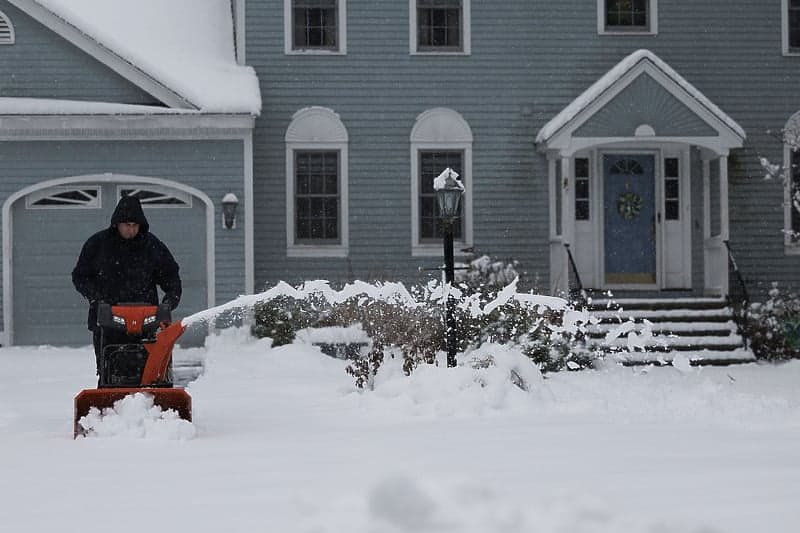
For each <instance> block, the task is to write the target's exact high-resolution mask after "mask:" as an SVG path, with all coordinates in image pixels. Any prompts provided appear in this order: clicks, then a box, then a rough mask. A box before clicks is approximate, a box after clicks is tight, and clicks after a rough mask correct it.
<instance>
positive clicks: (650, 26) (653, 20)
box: [597, 0, 785, 35]
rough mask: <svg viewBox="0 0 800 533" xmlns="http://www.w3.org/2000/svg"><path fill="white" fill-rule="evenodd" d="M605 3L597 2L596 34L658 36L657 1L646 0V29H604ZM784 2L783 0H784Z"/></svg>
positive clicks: (601, 0)
mask: <svg viewBox="0 0 800 533" xmlns="http://www.w3.org/2000/svg"><path fill="white" fill-rule="evenodd" d="M606 1H607V0H597V33H598V34H599V35H657V34H658V0H647V1H648V3H647V28H646V29H642V30H640V29H634V28H632V29H630V30H622V29H607V28H606ZM784 1H785V0H784Z"/></svg>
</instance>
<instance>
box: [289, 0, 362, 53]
mask: <svg viewBox="0 0 800 533" xmlns="http://www.w3.org/2000/svg"><path fill="white" fill-rule="evenodd" d="M336 12H337V14H338V16H337V21H336V24H337V25H338V27H337V28H336V32H337V35H336V39H337V43H336V44H337V47H336V50H321V49H316V48H309V49H303V50H295V49H294V48H293V45H294V42H293V39H292V37H293V36H294V35H293V34H294V28H293V27H292V0H283V53H284V54H286V55H306V56H308V55H312V56H313V55H322V56H325V55H328V56H330V55H334V56H343V55H347V2H346V0H336Z"/></svg>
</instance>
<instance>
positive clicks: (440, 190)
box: [433, 168, 464, 367]
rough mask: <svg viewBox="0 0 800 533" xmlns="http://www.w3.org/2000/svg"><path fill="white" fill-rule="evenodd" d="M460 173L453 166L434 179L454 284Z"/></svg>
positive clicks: (447, 271) (451, 337) (448, 323)
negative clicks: (454, 226) (455, 229)
mask: <svg viewBox="0 0 800 533" xmlns="http://www.w3.org/2000/svg"><path fill="white" fill-rule="evenodd" d="M457 178H458V173H457V172H455V171H454V170H453V169H451V168H446V169H445V170H444V172H442V173H441V174H439V176H438V177H437V178H436V179H435V180H433V188H434V189H435V190H436V199H437V201H438V203H439V215H440V216H441V217H442V233H443V237H444V279H445V282H446V283H448V284H450V285H452V283H453V281H454V279H455V274H454V273H455V264H454V257H453V225H454V224H455V220H456V218H457V217H458V203H459V201H460V200H461V195H462V194H463V193H464V185H462V184H461V182H460V181H458V179H457ZM453 306H454V302H453V298H452V297H451V296H450V293H449V292H448V294H447V301H446V302H445V327H446V328H447V329H446V336H447V366H449V367H453V366H456V351H457V348H456V321H455V316H454V314H453Z"/></svg>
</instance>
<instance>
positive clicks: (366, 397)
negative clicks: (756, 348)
mask: <svg viewBox="0 0 800 533" xmlns="http://www.w3.org/2000/svg"><path fill="white" fill-rule="evenodd" d="M484 352H486V353H491V354H492V355H493V357H494V358H495V359H496V360H497V362H498V366H496V367H493V368H488V369H482V370H474V369H472V368H471V367H469V366H468V365H464V366H461V367H459V368H456V369H446V368H434V367H429V368H423V369H420V370H419V371H418V372H416V373H415V374H414V375H413V376H412V377H411V378H406V377H403V376H402V374H401V372H400V369H399V368H398V364H397V362H394V361H391V362H389V363H387V365H386V366H385V368H384V371H383V372H382V373H381V374H380V375H379V376H378V379H377V380H376V386H375V389H374V390H373V391H358V390H356V389H355V388H354V386H353V382H352V378H350V377H349V376H347V375H346V374H345V372H344V366H345V363H344V362H343V361H339V360H335V359H332V358H329V357H326V356H324V355H322V354H321V353H320V352H319V350H318V349H317V348H315V347H313V346H310V345H302V344H295V345H293V346H284V347H279V348H275V349H272V348H270V347H269V342H268V341H265V340H261V341H257V340H254V339H250V338H248V337H247V336H246V335H245V334H243V333H242V332H241V331H227V332H224V333H223V334H222V335H220V336H218V337H213V338H211V339H210V340H209V342H208V344H207V346H206V347H205V348H202V349H193V350H184V351H179V352H178V353H176V358H178V359H185V358H202V359H204V360H205V364H206V372H205V374H204V375H203V376H202V377H201V378H199V379H198V380H197V381H195V382H193V383H191V384H190V385H189V387H188V390H189V392H190V393H191V395H192V397H193V401H194V424H193V426H194V427H192V428H187V427H182V428H181V427H179V426H178V425H177V424H178V422H176V421H174V420H166V421H164V420H161V421H160V422H159V424H161V425H160V426H158V427H159V429H158V430H155V429H154V428H155V427H156V426H154V425H152V424H154V422H153V421H152V420H151V422H150V425H148V426H147V428H145V426H143V425H141V418H142V417H141V416H140V417H139V419H138V420H139V421H138V422H137V419H136V416H135V415H136V413H137V409H138V412H139V414H140V415H141V414H142V413H143V411H142V410H141V409H139V408H138V406H137V405H133V406H129V411H128V414H127V415H126V416H127V417H128V418H125V417H123V418H117V426H115V427H116V429H113V428H112V429H111V430H109V427H106V428H105V429H106V430H108V431H107V432H106V433H107V436H106V437H95V438H84V439H78V440H73V439H72V398H73V396H74V394H75V393H77V392H78V391H79V390H80V389H82V388H87V387H91V386H92V385H93V383H94V379H93V378H94V366H93V365H94V363H93V355H92V354H91V349H90V348H88V347H87V348H84V349H67V348H52V347H40V348H3V349H0V432H2V437H0V476H1V479H2V484H0V531H9V532H15V533H20V532H52V531H80V532H92V531H104V532H105V531H114V532H120V533H122V532H134V531H166V530H168V528H173V529H174V530H175V531H187V532H192V533H195V532H206V531H208V532H219V531H230V532H239V531H242V532H244V531H247V532H254V531H259V532H269V531H280V532H303V533H341V532H345V531H347V532H356V533H391V532H411V531H413V532H425V533H427V532H440V531H442V532H450V531H452V532H476V533H477V532H481V533H487V532H489V533H491V532H537V533H538V532H541V533H551V532H552V533H573V532H574V533H601V532H602V533H611V532H613V533H621V532H625V533H639V532H647V533H723V532H725V533H737V532H742V533H744V532H747V533H752V532H754V531H763V532H768V533H782V532H786V533H789V532H796V531H800V506H798V504H797V499H798V496H800V387H798V383H800V362H792V363H789V364H784V365H780V366H771V365H763V366H762V365H755V364H751V365H742V366H730V367H722V368H690V367H688V366H683V367H681V368H671V367H668V368H621V367H616V366H610V365H609V366H608V367H606V368H603V369H601V370H597V371H586V372H576V373H561V374H557V375H551V376H549V377H548V378H547V379H541V377H540V376H539V375H538V372H537V371H536V369H535V368H532V367H529V366H527V367H526V366H525V361H523V360H520V359H519V358H518V356H517V355H516V354H514V353H510V352H506V351H504V350H503V349H502V348H500V347H491V346H490V347H487V348H485V349H484ZM466 359H468V358H466ZM466 359H462V361H461V362H462V363H463V362H465V360H466ZM510 367H515V368H516V369H517V371H518V372H519V373H520V374H521V375H523V376H525V377H527V379H528V382H529V384H530V388H529V391H527V392H525V391H523V390H521V389H519V388H517V387H516V386H514V385H513V384H511V381H510V380H509V379H508V372H509V368H510ZM151 418H152V417H151ZM107 420H108V418H106V419H104V422H103V423H105V421H107ZM98 424H100V425H102V423H98ZM126 424H127V425H126ZM100 425H98V427H100ZM136 432H138V433H139V434H140V435H142V434H143V435H144V437H143V438H134V437H132V436H131V434H132V433H136ZM109 435H110V436H109Z"/></svg>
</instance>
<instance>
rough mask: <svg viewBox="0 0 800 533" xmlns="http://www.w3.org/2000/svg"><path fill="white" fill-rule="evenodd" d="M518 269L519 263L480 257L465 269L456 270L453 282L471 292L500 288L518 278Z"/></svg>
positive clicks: (486, 256)
mask: <svg viewBox="0 0 800 533" xmlns="http://www.w3.org/2000/svg"><path fill="white" fill-rule="evenodd" d="M518 267H519V262H518V261H516V260H514V259H511V260H509V261H501V260H498V259H492V258H491V257H489V256H488V255H482V256H480V257H478V258H476V259H473V260H472V261H470V262H469V263H468V264H467V265H466V269H464V270H456V271H455V282H456V283H457V284H459V285H461V286H464V285H466V286H467V287H469V288H470V289H472V290H473V291H474V290H482V289H484V288H486V287H489V288H495V289H497V288H502V287H505V286H506V285H508V284H509V283H511V282H512V281H514V280H515V279H516V278H518V277H519V273H518V271H517V269H518Z"/></svg>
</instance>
